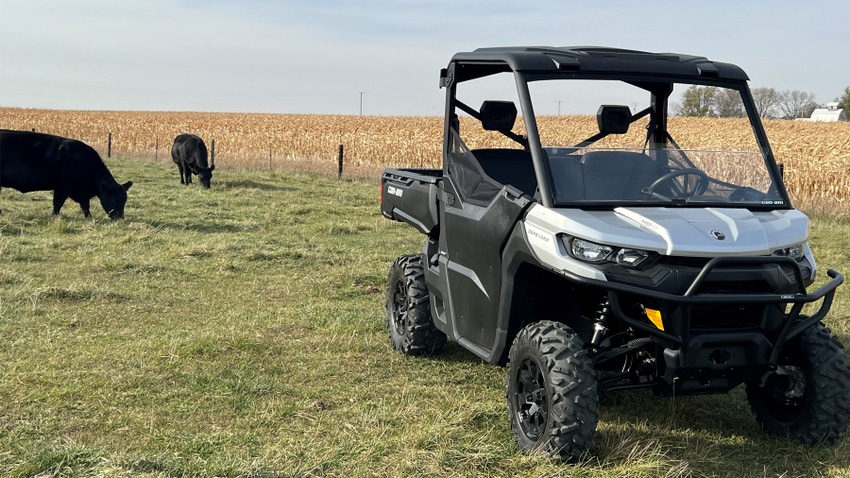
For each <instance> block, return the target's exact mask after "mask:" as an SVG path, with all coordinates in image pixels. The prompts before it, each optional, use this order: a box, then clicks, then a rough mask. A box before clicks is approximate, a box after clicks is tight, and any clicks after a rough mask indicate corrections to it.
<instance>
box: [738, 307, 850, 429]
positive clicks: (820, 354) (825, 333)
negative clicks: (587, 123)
mask: <svg viewBox="0 0 850 478" xmlns="http://www.w3.org/2000/svg"><path fill="white" fill-rule="evenodd" d="M746 390H747V400H748V401H749V402H750V408H751V409H752V411H753V413H754V414H755V416H756V421H757V422H758V423H759V425H761V427H762V429H764V431H766V432H767V433H770V434H773V435H781V436H788V437H790V438H793V439H794V440H796V441H798V442H801V443H804V444H808V445H816V444H819V443H835V441H836V440H838V438H840V437H841V435H842V434H843V433H844V431H845V430H847V426H848V424H850V365H848V363H847V356H846V355H845V354H844V352H843V350H842V346H841V343H840V342H839V341H838V339H837V338H835V337H834V336H833V335H832V334H831V333H830V331H829V329H827V328H825V327H824V326H823V325H822V324H820V323H818V324H816V325H814V326H812V327H809V328H808V329H806V330H805V331H804V332H803V333H802V334H800V336H799V337H798V338H796V339H795V340H794V341H793V342H791V343H789V344H788V345H786V346H785V348H784V349H783V351H782V355H781V356H780V360H779V365H778V366H777V367H774V368H771V369H770V370H767V371H765V373H763V374H761V375H759V376H758V377H756V378H754V379H753V380H751V381H749V382H747V385H746Z"/></svg>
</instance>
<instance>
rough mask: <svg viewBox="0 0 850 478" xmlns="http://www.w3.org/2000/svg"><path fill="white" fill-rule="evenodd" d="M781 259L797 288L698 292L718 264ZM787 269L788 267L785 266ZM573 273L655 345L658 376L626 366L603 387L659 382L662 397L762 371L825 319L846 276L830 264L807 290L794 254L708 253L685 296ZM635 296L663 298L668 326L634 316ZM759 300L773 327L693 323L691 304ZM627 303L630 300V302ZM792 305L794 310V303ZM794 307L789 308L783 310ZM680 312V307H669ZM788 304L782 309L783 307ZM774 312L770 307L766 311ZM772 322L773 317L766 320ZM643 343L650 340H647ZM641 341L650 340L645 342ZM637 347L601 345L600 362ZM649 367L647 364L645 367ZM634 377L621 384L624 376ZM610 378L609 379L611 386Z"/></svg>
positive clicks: (707, 389)
mask: <svg viewBox="0 0 850 478" xmlns="http://www.w3.org/2000/svg"><path fill="white" fill-rule="evenodd" d="M753 265H775V266H777V267H778V268H780V269H783V268H790V270H791V271H792V272H793V277H794V280H795V282H796V284H794V286H795V287H796V288H797V289H798V292H796V293H732V294H727V293H719V294H710V293H709V294H706V293H699V291H700V288H701V287H702V286H703V284H704V283H705V282H706V280H707V279H709V277H710V275H711V273H712V271H715V270H719V269H722V268H723V267H728V266H753ZM785 270H787V269H785ZM564 273H565V275H568V276H570V278H571V279H573V280H576V281H578V282H580V283H583V284H586V285H592V286H594V287H598V288H601V289H605V290H607V291H608V298H609V304H610V308H611V313H612V314H613V316H614V317H615V318H616V319H617V320H619V321H620V322H621V323H622V324H624V325H626V326H628V327H630V328H632V329H633V330H635V331H639V332H643V333H645V334H647V335H648V336H650V337H652V338H653V339H654V340H652V343H653V344H655V348H656V350H655V362H656V363H655V371H654V373H655V375H656V377H655V380H653V381H646V380H641V381H640V382H638V381H637V380H636V379H637V377H636V376H635V375H634V373H629V372H624V373H622V374H618V375H617V376H615V377H611V378H610V379H609V380H605V379H603V380H601V382H600V385H602V386H603V388H605V391H614V390H622V389H630V388H645V387H650V386H653V387H655V391H656V393H658V394H659V395H661V396H672V395H692V394H702V393H722V392H726V391H729V390H730V389H732V388H734V387H735V386H737V385H739V384H740V383H743V382H744V381H747V380H749V379H751V378H752V377H754V376H756V374H757V373H758V372H759V371H761V370H764V368H765V367H768V366H772V365H776V364H777V362H778V360H779V355H780V352H781V351H782V348H783V346H785V344H786V343H788V341H790V340H792V339H794V338H795V337H797V336H798V335H799V334H800V333H802V332H803V331H804V330H805V329H807V328H808V327H811V326H813V325H815V324H816V323H818V322H819V321H820V320H822V319H823V318H824V317H825V316H826V314H827V313H828V312H829V309H830V307H831V306H832V300H833V298H834V295H835V291H836V289H837V288H838V286H839V285H841V284H842V283H843V282H844V276H843V275H842V274H841V273H839V272H837V271H835V270H832V269H830V270H828V271H827V275H828V276H829V278H830V280H829V281H828V282H827V283H825V284H824V285H822V286H820V287H819V288H818V289H817V290H815V291H814V292H811V293H808V292H806V287H805V283H804V281H803V276H802V273H801V271H800V266H799V265H798V264H797V262H796V261H795V260H793V259H791V258H788V257H719V258H715V259H712V260H710V261H709V262H708V263H707V264H706V265H705V266H704V267H703V268H702V270H701V271H700V272H699V274H697V276H696V278H695V279H694V280H693V282H692V283H691V284H690V286H689V287H688V288H687V290H686V291H685V292H684V294H682V295H676V294H669V293H665V292H659V291H654V290H651V289H644V288H640V287H636V286H633V285H629V284H621V283H617V282H609V281H596V280H588V279H586V278H580V277H577V276H574V275H573V274H571V273H568V272H566V271H565V272H564ZM820 300H822V301H823V302H822V303H821V305H820V307H819V308H818V310H817V311H816V312H815V313H813V314H811V315H808V316H807V315H803V314H801V312H802V309H803V307H804V306H805V305H806V304H810V303H813V302H817V301H820ZM635 302H641V303H643V302H646V303H652V304H660V305H661V307H660V308H662V309H664V313H663V316H664V319H663V324H664V329H665V330H661V329H659V328H658V327H656V326H654V325H653V324H652V323H651V322H650V321H649V320H648V319H647V318H646V317H645V316H644V315H643V314H640V315H638V316H635V310H636V309H635V307H634V306H633V305H634V304H635ZM753 304H755V305H758V306H761V307H763V308H764V309H765V310H766V309H767V308H768V307H769V306H771V305H772V306H774V307H773V308H772V309H771V311H772V312H773V315H774V319H778V320H773V321H772V322H771V324H772V325H771V326H770V327H768V328H762V327H758V326H751V327H744V328H739V329H723V328H722V327H719V328H717V329H708V330H692V329H691V328H690V326H689V321H690V318H691V308H692V307H694V306H701V307H706V308H709V309H710V308H711V307H712V306H714V307H717V308H718V310H723V307H724V306H727V307H728V306H739V307H740V306H748V305H753ZM624 305H625V306H624ZM789 305H790V310H788V306H789ZM785 310H788V312H787V313H785V312H784V311H785ZM670 311H676V312H675V313H672V314H671V313H669V312H670ZM778 311H782V312H778ZM763 313H764V314H768V312H766V311H765V312H763ZM777 314H778V316H777ZM765 322H767V321H765ZM644 342H645V341H644ZM640 346H641V348H645V347H651V346H652V345H646V343H642V344H640ZM636 349H637V347H634V346H632V345H626V346H624V347H620V348H619V349H612V350H600V351H599V352H598V353H597V354H594V355H595V356H596V357H595V361H605V360H612V359H616V358H620V357H621V356H624V355H626V354H628V353H631V352H633V351H635V350H636ZM643 372H644V373H645V372H646V370H644V371H643ZM627 377H628V378H629V379H630V380H631V382H632V383H630V384H616V385H615V383H616V382H618V381H620V380H621V379H623V378H627ZM605 384H609V385H610V386H607V387H606V386H605Z"/></svg>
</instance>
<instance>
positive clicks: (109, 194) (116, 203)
mask: <svg viewBox="0 0 850 478" xmlns="http://www.w3.org/2000/svg"><path fill="white" fill-rule="evenodd" d="M132 185H133V181H127V182H126V183H124V184H118V183H116V182H112V183H108V182H105V181H104V182H101V183H100V194H98V195H97V197H98V199H100V205H101V206H103V210H104V211H106V214H107V215H108V216H109V219H122V218H123V217H124V205H125V204H127V190H128V189H130V186H132Z"/></svg>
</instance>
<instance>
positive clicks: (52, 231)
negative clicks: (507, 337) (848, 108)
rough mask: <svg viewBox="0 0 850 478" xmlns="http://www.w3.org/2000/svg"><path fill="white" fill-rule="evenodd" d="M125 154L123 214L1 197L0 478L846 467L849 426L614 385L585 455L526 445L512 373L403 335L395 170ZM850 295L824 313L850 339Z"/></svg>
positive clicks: (818, 225) (826, 228) (721, 399)
mask: <svg viewBox="0 0 850 478" xmlns="http://www.w3.org/2000/svg"><path fill="white" fill-rule="evenodd" d="M107 162H108V165H109V167H110V169H111V170H112V172H113V174H114V175H115V176H116V178H117V179H118V180H119V181H122V182H123V181H125V180H128V179H132V180H133V181H134V183H135V184H134V186H133V188H132V189H131V190H130V192H129V196H130V199H129V202H128V205H127V208H126V219H125V220H123V221H115V222H111V221H109V220H107V219H106V216H105V214H104V213H103V211H102V210H101V209H100V208H99V205H98V206H93V208H92V214H93V219H90V220H86V219H84V218H83V216H82V213H81V212H80V210H79V207H78V206H77V205H76V204H75V203H72V202H70V201H69V202H68V203H66V205H65V208H64V209H63V210H62V214H61V216H60V217H58V218H55V217H53V216H52V215H51V214H50V213H51V200H50V193H48V192H39V193H29V194H26V195H24V194H20V193H18V192H17V191H14V190H10V189H4V190H3V191H2V194H0V209H2V210H3V215H2V216H0V337H2V342H0V476H10V477H21V478H24V477H26V478H30V477H33V476H39V477H40V478H46V477H48V476H51V477H54V478H56V477H89V476H98V477H126V476H142V477H166V476H168V477H172V476H200V477H212V476H240V477H241V476H245V477H305V476H314V477H361V476H378V477H396V476H398V477H401V476H404V477H407V476H418V477H432V476H433V477H493V476H495V477H499V476H503V477H513V476H533V477H567V476H603V477H620V476H628V477H655V476H670V477H676V476H771V477H773V476H782V477H797V476H821V477H839V476H850V439H848V438H847V437H845V438H844V439H843V440H842V441H840V442H839V443H838V444H837V445H835V446H818V447H807V446H802V445H799V444H796V443H793V442H790V441H788V440H786V439H784V438H777V437H771V436H767V435H765V434H763V433H762V432H761V431H760V429H759V428H758V426H757V425H756V423H755V421H754V419H753V418H752V416H751V414H750V412H749V409H748V406H747V404H746V399H745V397H744V394H743V391H742V390H740V389H736V390H735V391H733V393H731V394H729V395H722V396H706V397H689V398H676V399H657V398H655V397H653V396H652V395H651V394H650V393H648V392H628V393H622V394H619V395H615V396H614V398H612V399H609V400H606V401H604V402H602V405H601V420H600V425H599V434H598V437H597V441H596V447H595V448H594V449H593V450H592V452H591V453H590V454H589V456H588V457H587V458H586V460H585V461H583V462H582V463H580V464H578V465H563V464H560V463H556V462H552V461H550V460H548V459H546V458H543V457H540V456H525V455H522V454H519V453H518V452H517V450H516V446H515V444H514V442H513V439H512V436H511V433H510V430H509V425H508V417H507V413H506V411H505V399H504V393H505V392H504V369H503V368H501V367H496V366H491V365H486V364H483V363H482V362H481V361H480V360H478V359H476V358H475V357H474V356H473V355H472V354H470V353H468V352H466V351H464V350H463V349H461V348H460V347H459V346H457V344H454V343H449V344H448V346H447V350H446V353H444V354H443V355H441V356H439V357H433V358H409V357H405V356H401V355H399V354H397V353H395V352H394V351H393V350H392V348H391V347H390V345H389V342H388V340H387V337H386V331H385V328H384V315H383V307H384V287H385V282H386V274H387V269H388V267H389V265H390V264H391V262H392V261H393V260H394V259H395V257H396V256H398V255H399V254H404V253H412V252H417V251H419V250H420V249H421V240H422V238H421V236H420V235H419V234H417V233H416V232H415V231H414V230H413V229H412V228H410V227H408V226H405V225H403V224H399V223H393V222H390V221H387V220H386V219H384V218H382V217H381V215H380V213H379V211H378V205H377V200H378V187H377V177H373V178H371V179H369V180H357V181H350V180H344V181H337V180H336V178H335V177H333V176H329V175H317V174H302V173H298V174H294V173H282V172H268V171H240V170H235V169H222V170H217V171H216V173H215V176H214V178H213V188H212V189H210V190H203V189H201V188H200V187H198V185H197V184H194V185H193V186H191V187H182V186H180V185H179V184H178V176H177V170H176V167H174V166H173V164H169V163H162V162H160V163H157V162H153V161H149V160H139V159H111V160H108V161H107ZM95 203H96V202H95ZM812 246H813V249H814V251H815V254H816V256H817V257H818V259H819V263H820V265H821V269H822V272H821V274H820V275H821V277H823V276H825V274H824V272H823V271H825V269H826V268H827V267H829V268H835V269H838V270H840V271H842V272H845V273H847V272H850V252H848V251H850V219H848V218H846V217H835V216H818V217H815V218H814V221H813V227H812ZM821 280H822V279H821ZM846 287H847V286H843V287H842V288H841V289H840V290H839V295H838V297H837V298H836V303H835V305H834V307H833V312H832V313H831V315H830V316H829V317H828V319H827V325H828V326H830V327H831V328H832V329H833V330H834V331H835V332H836V333H837V334H838V335H839V337H840V338H841V340H842V341H843V342H844V343H850V298H849V297H848V294H847V292H846Z"/></svg>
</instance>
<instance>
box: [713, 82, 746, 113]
mask: <svg viewBox="0 0 850 478" xmlns="http://www.w3.org/2000/svg"><path fill="white" fill-rule="evenodd" d="M714 112H715V113H716V114H717V116H719V117H721V118H743V117H744V116H746V115H747V112H746V110H744V102H743V101H741V95H740V94H739V93H738V92H737V91H735V90H730V89H726V88H723V89H721V90H718V91H717V93H716V94H715V95H714Z"/></svg>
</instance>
